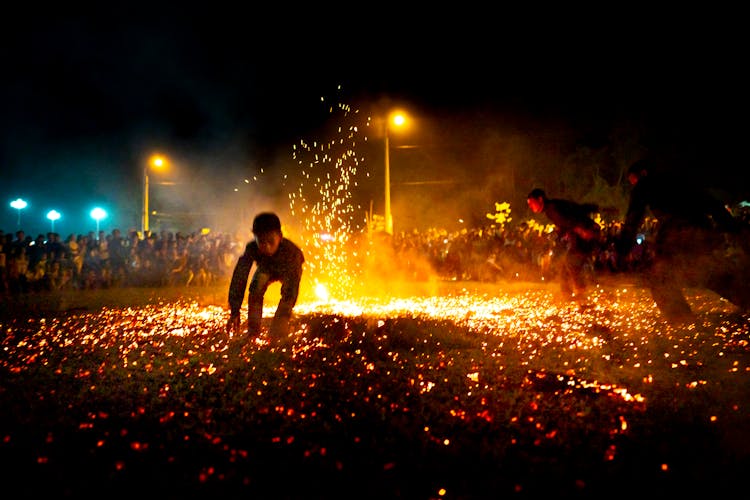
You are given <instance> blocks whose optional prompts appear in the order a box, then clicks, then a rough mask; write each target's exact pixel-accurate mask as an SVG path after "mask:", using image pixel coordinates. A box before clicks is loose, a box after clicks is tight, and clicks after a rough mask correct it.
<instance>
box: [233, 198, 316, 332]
mask: <svg viewBox="0 0 750 500" xmlns="http://www.w3.org/2000/svg"><path fill="white" fill-rule="evenodd" d="M252 230H253V235H254V236H255V238H254V239H253V240H252V241H251V242H249V243H248V244H247V245H246V246H245V252H244V253H243V254H242V255H241V256H240V257H239V259H238V261H237V264H236V265H235V268H234V271H233V273H232V280H231V282H230V284H229V309H230V317H229V321H228V322H227V332H228V333H230V334H231V333H237V334H238V333H239V331H240V308H241V307H242V301H243V299H244V297H245V288H246V286H247V280H248V276H249V274H250V270H251V269H252V267H253V264H255V265H256V270H255V273H254V274H253V277H252V280H251V281H250V286H249V288H248V290H247V292H248V298H247V302H248V320H247V332H248V335H249V336H257V335H259V334H260V326H261V320H262V317H263V298H264V296H265V294H266V290H267V289H268V286H269V285H270V284H271V283H273V282H275V281H279V282H281V298H280V299H279V304H278V306H277V308H276V313H275V314H274V318H273V321H272V323H271V329H270V336H271V338H272V339H274V340H281V339H282V338H284V337H286V336H287V335H289V320H290V319H291V316H292V309H293V308H294V306H295V304H296V303H297V297H298V295H299V286H300V280H301V278H302V264H303V263H304V262H305V258H304V255H303V253H302V250H301V249H300V248H299V247H298V246H297V245H296V244H294V243H293V242H292V241H290V240H288V239H287V238H285V237H284V236H283V234H282V232H281V222H280V220H279V217H278V216H277V215H276V214H274V213H271V212H263V213H260V214H258V215H257V216H256V217H255V219H254V220H253V229H252Z"/></svg>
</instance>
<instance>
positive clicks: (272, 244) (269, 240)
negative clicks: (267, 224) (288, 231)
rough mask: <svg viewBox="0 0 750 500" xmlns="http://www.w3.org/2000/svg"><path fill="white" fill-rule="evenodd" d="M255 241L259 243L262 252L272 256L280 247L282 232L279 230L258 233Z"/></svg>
mask: <svg viewBox="0 0 750 500" xmlns="http://www.w3.org/2000/svg"><path fill="white" fill-rule="evenodd" d="M255 242H256V243H257V244H258V249H259V250H260V253H261V254H263V255H267V256H269V257H270V256H271V255H273V254H275V253H276V251H277V250H278V249H279V244H280V243H281V233H280V232H278V231H271V232H268V233H261V234H256V235H255Z"/></svg>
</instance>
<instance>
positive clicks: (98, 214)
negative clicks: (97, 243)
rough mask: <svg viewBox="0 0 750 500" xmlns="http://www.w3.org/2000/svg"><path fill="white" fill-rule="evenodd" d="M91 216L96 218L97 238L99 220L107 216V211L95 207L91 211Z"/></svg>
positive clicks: (97, 234)
mask: <svg viewBox="0 0 750 500" xmlns="http://www.w3.org/2000/svg"><path fill="white" fill-rule="evenodd" d="M90 215H91V217H92V218H93V219H94V220H96V239H99V221H100V220H102V219H103V218H105V217H106V216H107V212H105V211H104V210H102V209H101V208H99V207H96V208H95V209H93V210H92V211H91V214H90Z"/></svg>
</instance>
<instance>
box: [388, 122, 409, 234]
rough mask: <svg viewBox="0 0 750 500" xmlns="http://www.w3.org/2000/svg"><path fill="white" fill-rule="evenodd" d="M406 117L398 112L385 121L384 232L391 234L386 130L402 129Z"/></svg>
mask: <svg viewBox="0 0 750 500" xmlns="http://www.w3.org/2000/svg"><path fill="white" fill-rule="evenodd" d="M405 123H406V117H405V116H404V114H403V113H401V112H400V111H396V112H392V113H391V114H390V115H389V116H388V119H387V120H386V121H385V232H386V233H388V234H393V215H391V165H390V153H389V150H390V148H389V146H388V130H389V128H390V125H393V126H395V127H402V126H403V125H404V124H405Z"/></svg>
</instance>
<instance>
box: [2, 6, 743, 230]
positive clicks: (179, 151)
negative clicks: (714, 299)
mask: <svg viewBox="0 0 750 500" xmlns="http://www.w3.org/2000/svg"><path fill="white" fill-rule="evenodd" d="M376 7H378V6H376V5H372V6H368V7H362V9H372V10H371V11H360V12H354V11H351V12H347V11H339V12H335V13H325V12H324V11H323V10H322V9H310V10H308V11H300V10H289V11H287V10H285V9H284V8H280V9H279V10H278V11H277V12H273V13H269V12H257V13H253V12H249V13H248V12H245V11H238V12H231V11H226V10H220V9H219V8H218V7H215V8H213V7H211V6H206V5H202V6H200V8H199V9H195V10H190V8H187V7H183V6H180V8H179V9H177V8H166V7H164V8H162V7H159V4H158V2H154V3H151V4H147V7H141V6H138V5H137V4H128V6H126V7H122V6H115V7H113V6H108V7H107V10H102V11H93V12H92V11H76V10H75V9H71V8H68V7H66V8H65V10H62V11H60V12H55V11H54V10H53V11H43V10H42V9H40V11H39V12H26V13H17V14H15V15H13V14H9V15H7V16H6V17H5V19H4V20H3V26H2V34H0V37H1V38H0V40H2V46H1V50H2V52H1V55H2V60H3V78H2V82H1V83H0V102H1V103H2V113H1V114H0V130H1V131H2V137H1V138H0V164H1V166H2V172H3V173H2V176H3V180H2V183H1V185H0V194H1V195H2V198H1V200H0V201H2V202H3V203H4V204H5V207H6V208H4V209H2V210H0V229H3V230H5V231H6V232H7V231H9V230H13V231H14V230H15V229H16V224H17V212H16V211H15V210H14V209H12V208H10V207H9V202H10V201H11V200H13V199H15V198H17V197H19V196H21V197H24V198H26V199H28V200H29V201H30V202H31V203H32V205H31V206H30V207H29V208H28V209H26V211H24V212H22V216H21V217H22V220H23V221H24V223H23V224H22V226H27V225H28V229H27V232H39V231H46V230H47V228H48V227H49V223H48V221H46V219H44V218H43V217H44V215H43V214H44V213H46V210H48V209H49V208H57V207H58V206H60V207H62V210H61V211H63V213H64V214H66V213H67V214H70V215H68V216H65V215H64V220H61V221H60V222H59V226H58V230H59V231H60V232H63V233H67V232H81V231H82V229H90V228H88V227H86V228H83V227H81V226H83V225H87V226H91V225H92V224H91V220H90V219H88V220H87V218H86V214H87V213H88V211H87V210H89V209H90V208H89V207H92V206H93V204H97V203H98V204H105V205H109V206H111V207H112V208H111V209H110V210H111V211H112V213H113V217H115V218H114V219H113V220H110V221H108V222H109V224H108V225H107V229H109V228H110V227H111V226H112V225H113V224H117V225H119V226H121V227H122V228H126V227H127V226H139V219H138V218H137V216H138V210H139V208H138V207H139V203H140V192H141V191H140V189H141V188H140V185H141V184H140V182H141V181H140V172H141V170H140V169H141V168H142V166H139V165H142V161H143V157H144V156H145V155H147V154H148V152H150V151H154V150H161V151H167V152H169V153H170V154H172V155H175V157H179V158H180V159H181V160H182V161H183V163H185V164H189V163H191V162H192V163H193V164H194V165H196V164H200V165H201V166H200V167H195V168H196V169H198V170H201V173H202V175H205V174H206V173H208V175H209V176H210V178H211V182H214V183H219V182H226V183H227V184H233V183H235V182H237V179H238V178H241V177H242V176H243V175H247V174H246V172H247V171H248V169H249V167H248V166H249V165H270V164H272V163H273V162H274V161H275V160H274V159H275V158H276V157H277V155H278V152H279V151H280V150H281V151H288V149H289V147H290V145H291V144H292V143H294V142H295V141H297V140H298V139H299V138H300V137H306V136H307V135H308V134H310V133H311V132H312V131H313V130H315V128H316V127H319V126H320V120H321V113H320V103H319V97H320V96H323V95H327V94H330V93H331V92H332V91H333V90H334V89H335V88H336V86H337V85H342V86H343V88H344V89H346V90H347V91H348V92H350V94H349V95H351V97H352V99H353V100H355V101H356V102H358V103H377V102H383V101H386V102H405V103H409V104H411V105H413V106H414V107H416V108H418V109H420V110H421V111H422V113H423V114H425V115H428V116H429V117H430V118H431V119H432V120H433V121H439V122H441V125H440V127H438V128H441V129H443V130H448V131H449V132H448V133H447V136H448V137H450V136H453V137H456V138H461V137H463V136H462V134H460V133H458V130H464V129H466V127H465V125H464V124H463V123H460V122H459V121H458V120H459V118H458V117H461V120H463V119H465V118H466V117H473V118H474V123H473V124H472V126H475V127H490V126H493V124H496V123H505V122H509V121H513V122H515V123H525V124H527V125H525V127H526V128H525V130H527V131H528V130H533V126H534V125H528V124H542V125H547V124H552V123H554V124H555V126H561V127H568V128H569V129H570V130H571V131H574V132H575V133H578V134H579V136H580V140H581V141H582V143H585V142H586V141H591V142H592V144H594V143H596V141H597V139H601V136H605V135H606V134H607V133H609V131H610V129H611V127H612V124H613V123H616V122H620V121H629V122H631V123H632V122H635V123H637V124H638V126H642V127H643V128H644V130H647V135H648V140H649V141H650V142H649V147H657V148H660V147H661V148H663V149H664V150H669V151H679V152H680V154H679V155H678V157H679V158H680V161H684V165H685V168H689V169H690V170H691V171H693V170H699V168H698V167H699V166H706V165H708V164H709V163H710V166H709V169H710V171H711V173H712V175H716V176H717V178H720V179H721V182H724V183H726V184H730V185H731V186H732V187H734V188H737V187H738V185H739V186H740V188H742V187H744V186H746V184H743V183H744V182H745V181H744V176H742V177H740V176H738V174H736V173H732V172H737V170H738V169H739V170H744V169H745V168H746V167H745V166H744V164H745V163H746V161H745V158H744V157H743V156H741V155H743V154H746V153H744V151H743V149H744V148H743V145H744V143H745V142H746V139H745V136H746V134H745V129H746V128H747V127H746V126H745V125H744V122H745V121H746V112H747V111H748V106H747V98H746V97H745V93H746V92H747V89H748V88H750V86H748V83H749V82H748V78H747V76H745V73H746V71H745V70H744V67H743V66H744V65H745V62H746V61H745V59H746V56H745V54H744V50H745V49H744V47H746V46H747V40H746V35H745V34H744V33H743V32H742V31H739V30H738V29H737V26H736V24H737V21H736V20H735V19H739V18H735V17H734V16H732V15H731V13H722V14H720V15H716V16H713V15H712V14H710V13H706V12H705V11H701V12H695V13H691V12H669V13H666V14H658V15H657V13H655V12H621V13H611V12H609V13H602V12H588V13H575V12H566V13H547V15H546V16H545V17H544V18H541V17H538V16H539V14H538V13H525V14H522V15H517V14H514V13H510V12H504V13H498V12H495V11H494V10H488V11H487V12H478V11H472V12H470V13H461V12H458V13H457V12H454V11H443V12H422V11H415V12H411V13H410V14H409V15H407V14H405V13H403V12H401V11H392V12H391V13H390V14H387V15H383V14H382V13H380V14H378V13H376V12H374V9H375V8H376ZM381 7H383V6H381ZM383 8H384V7H383ZM290 9H291V8H290ZM295 9H297V8H295ZM558 14H567V15H566V16H562V15H558ZM584 14H585V15H587V16H589V17H586V16H585V15H584ZM451 126H455V128H456V130H457V132H456V133H455V134H453V133H451V132H450V130H451ZM521 127H523V126H521ZM532 135H533V134H532ZM597 136H599V137H597ZM688 165H689V166H688ZM727 181H728V182H727ZM717 182H718V181H717ZM123 205H129V206H127V207H125V206H123ZM32 209H33V210H32ZM34 210H35V211H34ZM58 210H60V208H58ZM81 214H83V216H81ZM114 214H118V215H114ZM133 218H135V220H134V221H131V220H132V219H133ZM27 220H28V223H26V222H25V221H27ZM63 224H66V225H63ZM60 226H62V228H60Z"/></svg>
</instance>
